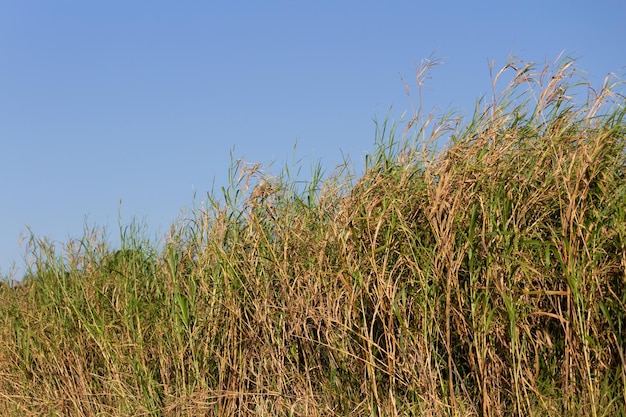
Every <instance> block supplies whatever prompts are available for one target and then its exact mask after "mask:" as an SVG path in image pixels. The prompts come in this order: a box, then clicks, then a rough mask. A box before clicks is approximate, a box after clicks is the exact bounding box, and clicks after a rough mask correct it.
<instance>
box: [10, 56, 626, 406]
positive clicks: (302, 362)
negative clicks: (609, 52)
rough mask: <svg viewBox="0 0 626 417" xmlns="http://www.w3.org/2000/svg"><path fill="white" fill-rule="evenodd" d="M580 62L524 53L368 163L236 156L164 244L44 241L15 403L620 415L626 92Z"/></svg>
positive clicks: (19, 351) (624, 386) (625, 296)
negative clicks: (553, 61)
mask: <svg viewBox="0 0 626 417" xmlns="http://www.w3.org/2000/svg"><path fill="white" fill-rule="evenodd" d="M429 68H430V64H428V65H425V66H424V67H423V68H421V69H420V70H419V72H418V85H421V82H422V81H423V79H424V78H425V77H426V75H427V73H428V70H429ZM507 74H508V75H511V76H512V81H511V83H510V84H509V85H508V86H507V87H506V88H504V89H502V90H501V91H498V88H497V85H498V84H497V82H498V80H499V79H500V78H501V77H502V76H503V75H507ZM578 74H579V73H578V72H577V71H576V70H575V69H574V66H573V62H572V61H569V60H565V61H562V62H560V63H558V64H557V65H555V66H553V67H545V68H537V66H535V65H532V64H525V63H523V62H519V61H512V62H511V63H509V64H508V65H507V66H506V67H505V68H504V69H503V70H502V71H500V72H499V73H498V74H497V75H495V76H494V77H493V78H494V89H493V91H494V94H493V99H492V100H491V101H490V102H486V101H480V102H479V103H478V105H477V109H476V112H475V114H474V115H473V118H472V119H471V120H470V121H469V123H464V122H463V121H462V120H459V119H455V118H453V117H450V116H448V117H441V118H439V119H436V118H435V117H434V116H432V115H430V116H426V115H424V114H423V113H422V111H421V110H420V108H421V106H418V109H417V110H416V111H414V114H413V117H412V118H411V119H410V120H409V121H408V123H407V124H406V128H405V130H404V134H403V135H399V134H398V133H397V132H396V129H395V126H397V125H393V124H392V123H382V124H380V125H379V126H378V129H377V134H378V139H377V143H376V150H375V151H374V152H373V153H372V154H371V155H369V156H368V157H367V158H366V167H365V170H364V173H363V174H362V175H359V176H358V177H357V176H356V175H355V174H353V173H352V171H351V168H350V166H349V164H346V165H345V166H343V167H340V168H339V169H337V171H336V172H334V173H332V174H331V175H328V176H327V177H325V176H324V175H322V170H321V168H320V167H317V168H315V169H314V170H313V173H312V175H311V177H312V179H311V181H310V182H308V183H307V184H306V185H305V186H302V185H301V184H299V183H298V182H296V181H294V180H292V179H291V177H290V173H291V171H290V170H289V168H286V169H285V170H284V171H283V172H282V173H281V174H280V175H279V176H277V177H272V176H271V175H269V174H267V173H264V172H263V171H262V170H261V167H259V166H258V165H254V166H251V165H246V164H243V163H234V164H233V168H232V171H231V178H232V181H231V185H230V186H229V187H227V188H224V189H223V190H222V191H223V192H222V193H220V195H217V194H215V193H212V194H209V195H208V196H207V200H206V202H204V203H203V204H201V205H200V206H199V207H197V208H195V209H194V210H192V211H191V213H189V214H188V215H187V216H186V217H185V218H181V220H180V221H179V222H177V224H175V225H173V226H172V228H171V231H170V233H169V235H168V237H167V241H166V243H165V244H161V245H157V244H155V243H153V242H151V241H150V240H149V239H146V238H144V237H143V234H144V233H143V231H142V228H141V227H139V226H138V225H136V224H135V225H131V226H129V227H128V228H126V229H123V235H122V248H121V249H120V250H119V251H117V252H116V251H115V250H114V249H113V248H111V247H110V245H109V244H108V243H107V242H106V241H105V239H103V238H102V234H101V233H98V232H97V231H90V232H88V233H86V235H85V236H84V237H83V238H82V239H79V240H76V241H70V242H68V243H67V244H66V245H65V246H64V250H63V251H59V250H58V248H57V247H55V246H54V245H52V244H51V243H50V242H47V241H46V240H44V239H38V238H36V237H32V238H31V244H32V248H31V255H32V259H33V264H32V266H31V271H30V278H27V279H26V280H25V281H24V282H22V283H21V284H19V285H17V286H10V285H8V284H6V283H5V284H2V285H0V321H1V325H0V414H2V415H3V416H20V417H23V416H42V415H50V416H53V415H63V416H95V415H98V416H108V415H110V416H138V415H149V416H197V415H224V416H228V415H266V416H274V415H277V416H280V415H284V416H291V415H293V416H296V415H301V416H344V415H355V416H378V415H380V416H383V415H384V416H387V415H389V416H393V415H403V416H404V415H415V416H475V415H476V416H512V415H523V416H554V415H564V416H580V415H586V416H594V417H596V416H597V417H600V416H617V415H622V416H623V415H625V414H626V412H625V409H626V360H625V354H626V353H625V349H626V335H625V332H624V327H625V326H626V181H625V178H624V175H625V169H626V152H625V141H626V135H625V134H626V124H625V123H624V115H625V112H626V106H625V105H624V104H625V103H624V97H623V96H620V95H619V94H617V93H615V88H614V87H615V84H610V83H611V81H610V80H608V81H607V82H606V83H605V84H604V85H603V86H602V87H601V88H599V89H597V90H594V89H593V88H591V86H589V85H588V84H587V83H586V81H585V79H584V78H579V76H578ZM581 92H582V94H583V95H585V97H586V98H585V99H584V100H582V101H583V103H582V104H576V103H577V101H576V99H575V94H577V93H581ZM443 141H447V142H446V145H445V147H443V148H441V144H442V143H443ZM440 148H441V149H440Z"/></svg>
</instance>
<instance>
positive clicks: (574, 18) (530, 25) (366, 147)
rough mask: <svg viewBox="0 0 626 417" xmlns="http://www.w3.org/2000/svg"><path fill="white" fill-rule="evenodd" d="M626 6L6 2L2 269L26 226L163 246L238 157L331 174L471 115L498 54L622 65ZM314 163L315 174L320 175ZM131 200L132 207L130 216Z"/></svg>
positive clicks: (600, 73) (588, 65) (0, 13)
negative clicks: (394, 127) (430, 114)
mask: <svg viewBox="0 0 626 417" xmlns="http://www.w3.org/2000/svg"><path fill="white" fill-rule="evenodd" d="M625 20H626V2H624V1H602V0H600V1H596V2H590V1H567V2H566V1H560V2H559V1H523V2H519V1H515V2H513V1H497V2H496V1H493V2H478V1H471V2H470V1H463V2H461V1H457V2H453V1H447V2H443V1H441V2H437V1H431V2H425V1H421V2H418V1H407V0H397V1H385V2H383V1H363V0H362V1H356V0H354V1H349V0H334V1H323V0H317V1H311V0H309V1H275V0H266V1H262V2H261V1H237V0H233V1H228V2H217V1H179V2H173V1H169V2H167V1H150V2H148V1H116V0H111V1H106V2H104V1H101V2H93V1H67V0H55V1H19V2H18V1H12V2H8V1H7V2H2V4H1V5H0V54H1V56H0V144H1V148H0V149H1V150H0V158H1V162H0V195H1V196H2V200H1V201H2V204H0V271H1V272H2V273H3V274H8V273H9V272H10V269H11V263H12V261H15V262H16V263H17V266H18V275H19V273H20V272H19V271H21V269H22V267H23V263H24V260H23V254H24V248H20V247H19V246H18V241H19V238H20V235H24V234H27V233H28V232H27V226H28V227H30V229H31V230H32V231H33V232H34V233H35V234H36V235H37V236H42V237H43V236H45V237H47V238H49V239H51V240H53V241H57V242H65V241H67V240H68V238H70V237H81V236H82V235H83V229H84V226H85V224H87V225H89V226H92V227H93V226H97V227H105V228H106V229H107V232H108V234H109V236H110V240H111V241H112V242H115V240H116V236H117V235H118V230H119V229H118V226H117V225H118V214H119V213H120V212H121V220H122V223H124V224H127V223H128V222H129V221H130V219H132V218H133V217H134V218H137V219H138V220H140V221H143V222H144V223H145V224H146V225H147V226H148V229H149V233H150V234H152V235H153V236H154V237H155V239H158V238H159V237H160V236H163V235H164V234H165V232H166V231H167V229H168V227H169V226H170V224H171V223H172V222H173V221H174V220H175V219H176V218H177V217H178V216H179V214H180V211H181V209H183V208H184V207H189V206H191V205H192V203H193V201H194V199H193V196H194V193H195V194H196V196H197V197H196V200H201V199H202V197H203V196H204V195H206V193H207V192H208V191H210V190H211V188H212V187H213V184H214V183H215V185H216V188H219V187H220V186H222V185H224V184H225V183H226V181H227V173H228V167H229V165H230V152H231V150H234V156H235V157H236V158H243V159H245V160H247V161H250V162H261V163H263V164H266V165H267V164H268V163H270V162H272V161H274V162H275V165H274V167H275V168H274V169H273V170H274V171H278V170H279V167H280V166H282V165H284V164H285V163H286V162H288V161H290V160H292V156H293V154H294V145H295V144H296V142H297V148H296V156H297V158H305V161H309V160H310V161H316V160H319V161H321V163H322V165H323V166H324V167H325V168H326V170H327V171H332V169H333V168H334V167H335V165H336V164H338V163H340V162H341V161H342V154H347V155H349V156H350V158H351V159H352V160H353V161H354V162H355V163H356V164H359V163H360V162H361V161H362V159H363V157H364V155H365V154H366V153H367V152H368V151H371V150H372V149H373V143H374V123H373V121H372V120H373V119H374V118H377V119H379V120H382V119H384V118H385V116H386V115H387V113H388V112H389V109H390V108H392V110H391V113H390V114H391V117H392V118H393V119H398V118H400V116H401V114H402V113H403V112H404V111H407V110H409V109H410V102H409V100H408V98H407V96H406V93H405V90H404V86H403V83H402V81H401V77H402V78H404V79H405V80H407V81H408V82H409V84H410V85H411V86H413V87H414V86H415V82H414V80H415V67H416V64H417V63H419V62H420V60H422V59H424V58H428V57H431V56H433V55H434V56H435V57H438V58H440V59H441V60H442V61H443V62H444V63H443V65H441V66H439V67H437V68H435V69H434V70H433V72H432V79H431V80H429V82H428V83H427V84H426V86H425V97H424V100H425V103H424V104H425V107H426V110H432V109H433V108H437V109H440V113H443V112H444V111H446V110H449V109H459V110H460V111H461V112H462V113H464V114H466V115H468V116H470V115H471V112H472V110H473V105H474V103H475V101H476V100H477V99H478V98H480V97H481V96H482V95H483V94H486V93H488V92H489V91H490V80H489V67H488V62H489V61H490V60H494V61H495V65H496V67H501V66H502V65H504V63H505V62H506V61H507V58H508V57H509V56H510V55H515V56H517V57H519V58H522V59H524V60H526V61H536V62H544V61H546V60H547V61H550V62H551V61H553V60H554V59H555V58H557V56H558V55H559V54H560V53H561V52H565V53H566V54H569V55H572V56H574V57H577V58H578V64H577V66H578V67H579V68H580V69H583V70H585V71H587V72H589V77H590V79H591V81H592V82H593V83H594V84H596V85H599V84H601V82H602V80H603V79H604V77H605V76H606V75H607V74H608V73H609V72H618V73H622V74H623V71H624V67H625V66H626V47H625V46H624V45H625V43H624V39H626V25H624V21H625ZM307 164H308V162H305V168H306V167H307V166H308V165H307ZM120 200H121V201H122V202H121V204H120Z"/></svg>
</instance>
